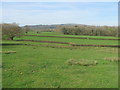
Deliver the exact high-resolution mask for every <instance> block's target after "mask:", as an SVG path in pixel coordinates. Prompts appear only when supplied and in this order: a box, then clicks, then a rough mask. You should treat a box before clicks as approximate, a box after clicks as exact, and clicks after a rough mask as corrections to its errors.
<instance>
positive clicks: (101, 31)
mask: <svg viewBox="0 0 120 90" xmlns="http://www.w3.org/2000/svg"><path fill="white" fill-rule="evenodd" d="M58 31H59V32H61V33H63V34H66V35H89V36H116V37H117V36H119V35H120V33H119V32H118V27H117V26H116V27H115V26H89V25H74V26H73V25H72V26H61V27H59V28H58Z"/></svg>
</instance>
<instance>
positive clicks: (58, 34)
mask: <svg viewBox="0 0 120 90" xmlns="http://www.w3.org/2000/svg"><path fill="white" fill-rule="evenodd" d="M25 35H43V36H65V37H87V38H101V39H104V38H105V39H118V38H119V39H120V37H112V36H87V35H86V36H85V35H63V34H62V33H61V34H60V33H58V32H40V33H36V32H28V33H26V34H25Z"/></svg>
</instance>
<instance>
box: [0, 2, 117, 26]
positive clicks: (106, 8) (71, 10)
mask: <svg viewBox="0 0 120 90" xmlns="http://www.w3.org/2000/svg"><path fill="white" fill-rule="evenodd" d="M2 22H4V23H12V22H17V23H19V24H20V25H27V24H29V25H30V24H66V23H76V24H88V25H112V26H113V25H118V2H3V3H2Z"/></svg>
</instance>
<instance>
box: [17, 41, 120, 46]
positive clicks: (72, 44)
mask: <svg viewBox="0 0 120 90" xmlns="http://www.w3.org/2000/svg"><path fill="white" fill-rule="evenodd" d="M15 41H30V42H42V43H58V44H69V45H71V46H94V47H120V45H95V44H74V43H71V42H56V41H42V40H15Z"/></svg>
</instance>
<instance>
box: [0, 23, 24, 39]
mask: <svg viewBox="0 0 120 90" xmlns="http://www.w3.org/2000/svg"><path fill="white" fill-rule="evenodd" d="M1 25H2V39H7V40H13V39H14V37H16V36H20V35H21V34H22V29H21V27H19V26H18V25H17V24H15V23H14V24H1Z"/></svg>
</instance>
